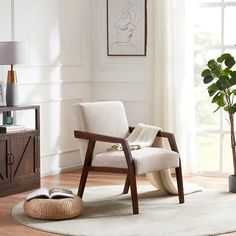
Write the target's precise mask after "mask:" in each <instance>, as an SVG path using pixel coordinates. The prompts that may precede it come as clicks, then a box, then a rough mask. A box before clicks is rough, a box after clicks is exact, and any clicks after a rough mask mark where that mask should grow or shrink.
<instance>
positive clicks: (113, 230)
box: [12, 185, 236, 236]
mask: <svg viewBox="0 0 236 236" xmlns="http://www.w3.org/2000/svg"><path fill="white" fill-rule="evenodd" d="M122 190H123V186H121V185H112V186H102V187H90V188H85V193H84V197H83V200H84V204H85V208H84V212H83V214H82V215H81V216H79V217H77V218H74V219H70V220H62V221H45V220H36V219H31V218H29V217H27V216H26V215H25V214H24V212H23V208H22V203H19V204H17V205H16V206H15V207H14V208H13V209H12V216H13V218H14V219H15V220H16V221H18V222H20V223H21V224H24V225H26V226H29V227H32V228H35V229H39V230H43V231H47V232H52V233H58V234H62V235H73V236H74V235H76V236H111V235H112V236H121V235H122V236H159V235H160V236H163V235H164V236H166V235H170V236H172V235H175V236H185V235H186V236H196V235H215V234H220V233H226V232H232V231H236V194H232V193H228V192H216V191H205V190H204V191H202V192H197V193H194V194H189V195H186V196H185V203H184V204H178V196H173V195H172V196H171V195H165V196H164V195H163V193H161V192H160V191H158V190H156V189H155V188H154V187H153V186H149V185H142V186H140V185H139V186H138V193H139V207H140V213H139V214H138V215H133V214H132V206H131V200H130V194H126V195H122V194H120V193H121V192H122Z"/></svg>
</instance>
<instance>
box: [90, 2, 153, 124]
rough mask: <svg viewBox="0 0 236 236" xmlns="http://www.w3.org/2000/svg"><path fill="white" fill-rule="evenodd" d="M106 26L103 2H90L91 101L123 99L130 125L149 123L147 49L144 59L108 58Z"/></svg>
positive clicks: (148, 57)
mask: <svg viewBox="0 0 236 236" xmlns="http://www.w3.org/2000/svg"><path fill="white" fill-rule="evenodd" d="M106 25H107V24H106V0H92V24H91V27H92V32H93V51H92V53H93V56H92V65H93V66H92V71H93V81H92V96H93V97H92V98H93V100H122V101H123V102H124V104H125V108H126V111H127V116H128V120H129V123H130V124H131V125H135V124H136V123H138V122H145V123H148V122H151V116H150V114H151V111H150V107H151V106H150V101H151V92H150V82H151V81H150V78H151V76H150V70H149V65H150V56H149V55H150V53H149V48H148V56H146V57H145V56H144V57H130V56H128V57H125V56H122V57H120V56H119V57H117V56H107V49H106V47H107V35H106ZM148 40H149V37H148Z"/></svg>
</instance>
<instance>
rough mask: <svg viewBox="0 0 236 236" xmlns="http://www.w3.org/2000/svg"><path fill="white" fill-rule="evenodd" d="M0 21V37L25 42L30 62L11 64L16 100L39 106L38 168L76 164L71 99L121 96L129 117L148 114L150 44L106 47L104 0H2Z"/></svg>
mask: <svg viewBox="0 0 236 236" xmlns="http://www.w3.org/2000/svg"><path fill="white" fill-rule="evenodd" d="M0 29H1V30H0V41H6V40H11V39H15V40H20V41H27V42H28V43H29V47H30V63H29V64H28V65H24V66H16V70H17V75H18V83H19V89H20V101H21V103H26V104H29V103H32V104H39V105H40V106H41V166H42V173H43V174H49V173H53V172H58V171H60V170H61V169H66V168H70V167H74V166H78V165H80V161H79V150H78V145H77V141H76V140H75V139H74V137H73V129H74V127H73V121H72V120H73V104H75V103H78V102H80V101H88V100H122V101H123V102H124V104H125V107H126V111H127V116H128V120H129V122H130V124H131V125H135V124H136V123H138V122H145V123H148V122H151V121H152V119H151V117H152V109H151V105H152V104H151V98H152V93H151V79H150V78H151V74H150V71H151V70H150V68H149V67H150V56H149V55H150V53H149V50H150V49H149V47H148V56H146V57H108V56H107V55H106V0H49V1H48V0H34V1H32V0H0ZM148 39H149V37H148ZM148 45H150V42H149V44H148ZM6 71H7V68H6V67H1V69H0V76H1V77H0V78H3V79H5V78H6Z"/></svg>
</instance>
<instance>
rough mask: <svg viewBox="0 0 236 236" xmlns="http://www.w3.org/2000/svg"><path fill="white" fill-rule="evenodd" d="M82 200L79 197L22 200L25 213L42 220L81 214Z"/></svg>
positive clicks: (67, 217)
mask: <svg viewBox="0 0 236 236" xmlns="http://www.w3.org/2000/svg"><path fill="white" fill-rule="evenodd" d="M82 210H83V202H82V200H81V198H80V197H78V196H74V198H63V199H40V198H35V199H32V200H31V201H29V202H28V201H25V202H24V212H25V214H26V215H28V216H30V217H32V218H37V219H44V220H62V219H70V218H74V217H76V216H78V215H80V214H81V212H82Z"/></svg>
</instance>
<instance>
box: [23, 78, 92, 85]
mask: <svg viewBox="0 0 236 236" xmlns="http://www.w3.org/2000/svg"><path fill="white" fill-rule="evenodd" d="M91 83H92V79H79V80H66V81H63V80H58V81H51V82H50V81H49V82H33V83H18V85H20V86H33V85H43V86H47V85H55V84H91Z"/></svg>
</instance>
